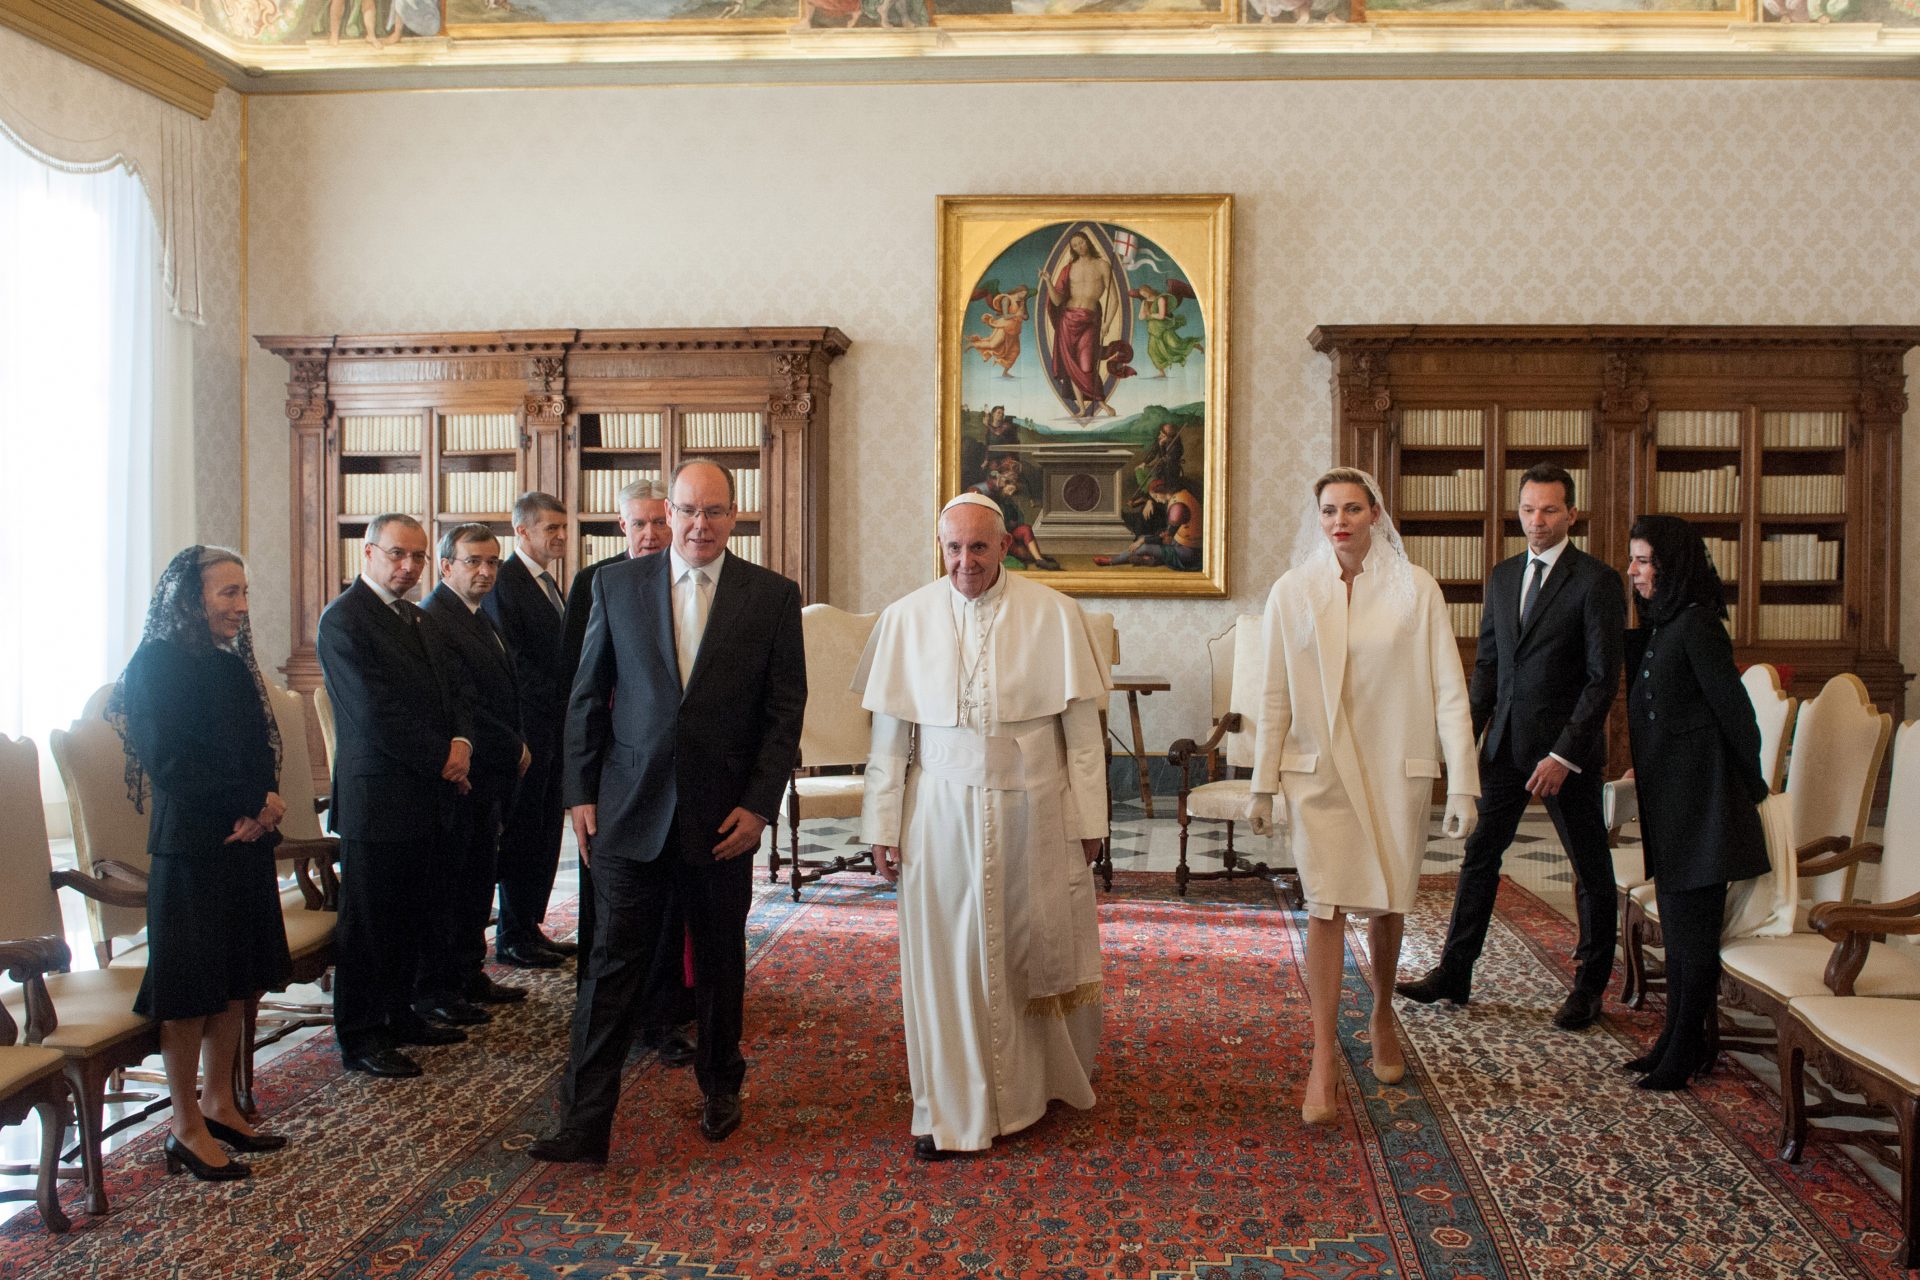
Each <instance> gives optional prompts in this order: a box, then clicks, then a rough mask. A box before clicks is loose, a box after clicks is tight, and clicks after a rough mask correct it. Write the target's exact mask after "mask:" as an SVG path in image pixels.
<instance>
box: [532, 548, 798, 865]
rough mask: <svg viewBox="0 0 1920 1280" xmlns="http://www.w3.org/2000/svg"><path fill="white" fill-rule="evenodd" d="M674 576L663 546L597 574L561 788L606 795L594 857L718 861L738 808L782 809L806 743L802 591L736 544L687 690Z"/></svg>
mask: <svg viewBox="0 0 1920 1280" xmlns="http://www.w3.org/2000/svg"><path fill="white" fill-rule="evenodd" d="M672 574H673V558H672V556H671V555H670V554H668V553H666V552H662V553H660V554H659V555H652V556H648V557H646V558H645V559H642V560H629V561H627V562H626V563H624V564H610V565H606V566H604V567H602V568H601V570H600V572H598V573H597V574H595V575H594V579H593V609H592V612H591V614H590V619H591V620H590V621H589V623H588V625H587V638H586V643H585V644H584V646H583V647H582V649H581V652H580V671H579V674H578V675H576V676H575V677H574V681H573V698H572V702H571V704H570V706H569V708H568V713H567V744H566V764H565V771H564V774H563V778H562V786H563V789H564V795H565V798H566V803H567V805H568V806H569V807H571V806H573V805H577V804H597V805H598V806H599V812H598V814H597V823H598V829H599V835H598V836H597V838H596V839H595V842H594V850H595V856H601V854H603V853H606V854H612V855H614V856H617V857H629V858H636V859H639V860H641V861H651V860H653V859H654V858H657V857H659V856H660V854H661V853H662V852H664V851H667V850H668V849H670V848H671V849H672V851H673V853H674V855H675V856H677V857H679V858H682V859H684V860H686V861H689V862H708V861H711V860H712V857H713V846H714V845H715V844H717V843H719V840H720V836H719V827H720V823H721V822H722V821H723V820H724V819H725V818H726V816H727V814H729V813H731V812H732V811H733V810H734V808H736V807H739V808H743V809H746V810H748V811H749V812H751V813H756V814H759V815H760V816H761V817H763V818H766V819H768V820H769V821H771V820H772V818H773V816H774V815H775V813H776V812H778V810H779V806H780V796H781V793H782V792H783V791H784V790H785V789H786V785H787V780H788V778H789V777H790V776H791V775H792V772H793V764H794V760H795V758H796V757H797V756H798V754H799V750H800V718H801V715H802V714H803V713H804V712H805V710H806V706H807V664H806V653H805V650H804V649H803V647H802V644H801V632H800V589H799V588H798V587H796V586H795V585H794V584H793V583H792V582H791V581H789V580H788V579H786V578H783V577H781V576H780V575H779V574H777V573H774V572H772V571H770V570H767V569H762V568H761V567H759V566H758V565H755V564H749V563H748V562H747V561H745V560H742V559H741V558H740V557H739V556H733V555H730V556H728V557H727V558H726V563H725V565H724V566H723V567H722V569H721V572H720V581H719V583H718V584H716V586H715V588H714V596H713V607H712V610H711V612H709V614H708V615H707V629H706V632H705V633H704V635H703V636H702V638H701V642H700V654H699V657H698V659H697V660H696V661H695V663H694V668H693V672H692V676H691V678H690V679H689V680H688V682H687V687H686V690H685V692H684V694H683V693H682V691H681V688H680V667H679V663H678V660H677V659H676V658H675V656H674V645H673V595H672V581H671V579H672Z"/></svg>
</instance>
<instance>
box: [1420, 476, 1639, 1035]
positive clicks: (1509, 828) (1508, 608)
mask: <svg viewBox="0 0 1920 1280" xmlns="http://www.w3.org/2000/svg"><path fill="white" fill-rule="evenodd" d="M1574 497H1575V495H1574V492H1573V477H1572V476H1570V475H1568V474H1567V472H1566V471H1565V469H1563V468H1561V467H1558V466H1555V465H1554V464H1552V463H1540V464H1537V465H1535V466H1533V467H1531V468H1529V469H1528V470H1527V471H1526V472H1525V473H1523V474H1522V476H1521V480H1520V493H1519V504H1520V506H1519V510H1520V525H1521V528H1522V529H1524V530H1525V532H1526V535H1527V550H1526V551H1525V552H1524V553H1523V554H1521V555H1517V556H1513V557H1511V558H1510V559H1507V560H1503V561H1501V562H1500V563H1499V564H1497V565H1495V566H1494V567H1493V573H1492V574H1491V575H1490V576H1489V578H1488V579H1487V598H1486V605H1485V608H1484V609H1483V610H1482V612H1481V616H1480V650H1479V655H1478V657H1477V658H1476V659H1475V661H1474V667H1473V679H1472V681H1471V682H1470V685H1469V690H1468V694H1469V697H1470V699H1471V701H1472V703H1473V729H1474V735H1475V736H1476V737H1479V738H1480V739H1481V743H1480V825H1479V826H1477V827H1476V828H1474V832H1473V835H1472V836H1470V837H1469V838H1468V839H1467V847H1466V858H1465V860H1464V861H1463V862H1462V863H1461V866H1460V884H1459V887H1458V888H1457V889H1456V890H1455V893H1454V900H1453V919H1452V921H1451V922H1450V923H1449V925H1448V927H1447V942H1446V948H1445V950H1444V951H1442V952H1441V955H1440V963H1439V964H1438V965H1437V966H1435V967H1434V969H1433V970H1432V971H1431V972H1429V973H1428V974H1427V975H1426V976H1425V977H1422V978H1420V979H1419V980H1418V981H1414V982H1402V983H1397V984H1395V988H1394V989H1395V990H1397V991H1398V992H1399V993H1400V994H1401V995H1403V996H1406V997H1407V998H1409V999H1411V1000H1418V1001H1421V1002H1422V1003H1425V1004H1431V1003H1432V1002H1434V1001H1435V1000H1441V999H1445V1000H1451V1001H1453V1002H1454V1003H1455V1004H1465V1003H1466V1002H1467V997H1468V994H1469V992H1470V990H1471V988H1472V985H1473V966H1474V962H1475V961H1477V960H1478V959H1479V958H1480V949H1481V947H1482V946H1483V945H1484V944H1485V942H1486V939H1487V926H1488V924H1489V922H1490V921H1492V919H1493V902H1494V895H1495V894H1496V892H1497V891H1498V890H1499V887H1500V861H1501V858H1502V857H1503V856H1504V855H1505V854H1506V851H1507V846H1508V845H1510V844H1511V843H1512V842H1513V836H1514V832H1515V831H1517V830H1518V829H1519V826H1520V818H1521V815H1522V814H1524V813H1525V812H1526V809H1527V802H1528V801H1530V800H1532V799H1533V798H1534V797H1536V796H1538V797H1539V798H1540V799H1541V800H1543V801H1544V802H1545V803H1546V806H1547V815H1548V816H1549V817H1551V818H1552V819H1553V825H1554V829H1555V831H1557V832H1558V833H1559V836H1560V844H1561V847H1563V848H1564V849H1565V850H1566V851H1567V859H1568V861H1569V862H1571V863H1572V864H1573V874H1574V902H1575V904H1576V906H1577V908H1578V911H1579V916H1580V944H1579V947H1578V949H1577V950H1576V951H1575V952H1574V960H1575V961H1576V963H1577V965H1578V968H1577V970H1576V972H1575V974H1574V980H1573V990H1572V991H1571V992H1570V993H1568V995H1567V998H1566V1002H1565V1003H1564V1004H1562V1005H1561V1006H1560V1009H1559V1011H1558V1012H1557V1013H1555V1014H1554V1016H1553V1021H1554V1025H1555V1026H1557V1027H1559V1028H1561V1029H1562V1030H1565V1031H1577V1030H1579V1029H1580V1028H1582V1027H1585V1026H1588V1025H1589V1024H1591V1023H1592V1022H1593V1021H1594V1020H1595V1019H1597V1018H1598V1017H1599V1016H1600V1006H1601V999H1602V996H1603V995H1604V993H1605V992H1606V989H1607V979H1608V977H1609V976H1610V975H1611V974H1612V972H1613V946H1614V937H1615V935H1616V933H1617V932H1618V929H1617V927H1616V921H1615V916H1614V896H1613V858H1612V855H1611V854H1610V853H1608V851H1607V829H1606V822H1605V820H1604V819H1603V818H1602V817H1601V806H1600V787H1601V783H1602V781H1603V778H1602V775H1603V774H1604V772H1605V770H1606V766H1607V710H1608V708H1610V707H1611V706H1612V705H1613V699H1614V694H1615V692H1616V690H1617V689H1618V687H1619V684H1620V652H1621V647H1622V645H1623V643H1624V641H1625V634H1626V594H1625V590H1624V588H1623V587H1622V586H1621V582H1620V575H1619V574H1618V573H1616V572H1614V571H1613V569H1612V568H1611V567H1609V566H1608V565H1607V564H1605V563H1604V562H1602V561H1600V560H1596V559H1594V558H1593V557H1592V556H1590V555H1588V554H1586V553H1585V552H1584V551H1581V550H1580V549H1579V548H1578V547H1576V546H1574V545H1573V542H1572V539H1571V538H1570V537H1569V534H1570V533H1571V532H1572V530H1573V525H1574V521H1575V520H1577V519H1578V518H1579V514H1580V513H1579V511H1578V510H1577V509H1576V508H1575V506H1574Z"/></svg>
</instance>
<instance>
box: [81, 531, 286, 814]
mask: <svg viewBox="0 0 1920 1280" xmlns="http://www.w3.org/2000/svg"><path fill="white" fill-rule="evenodd" d="M216 564H237V565H240V566H241V567H242V568H245V567H246V561H244V560H242V559H241V558H240V556H239V553H238V552H234V551H229V550H227V548H225V547H205V546H199V545H195V546H191V547H188V548H187V549H186V550H184V551H182V552H181V553H180V554H178V555H176V556H175V557H174V558H173V559H171V560H169V561H168V562H167V567H166V568H165V569H163V570H161V572H160V580H159V581H158V582H156V583H154V584H153V598H152V599H151V600H149V601H148V602H147V623H146V626H145V628H144V629H143V630H142V631H141V632H140V644H141V647H143V648H144V647H145V646H147V645H148V644H151V643H152V642H154V641H156V640H165V641H168V642H170V643H172V644H176V645H179V646H180V647H181V648H183V649H186V650H187V651H188V652H189V653H211V652H213V651H214V650H215V649H216V648H219V649H224V650H225V651H226V652H228V653H231V654H233V655H235V656H236V657H238V658H239V659H240V661H242V662H244V663H246V664H247V674H248V675H250V676H252V677H253V688H254V691H255V692H256V693H257V694H258V695H259V697H260V714H261V716H262V717H263V718H264V719H265V720H266V722H267V742H268V744H269V745H270V746H271V747H272V748H273V772H274V775H275V776H276V777H277V776H279V773H280V724H279V721H277V720H275V719H274V715H273V701H272V700H271V699H270V698H269V697H268V696H267V682H266V681H265V680H263V679H261V678H260V665H259V663H257V662H255V661H254V658H253V623H252V620H251V619H247V618H242V619H241V620H240V634H239V635H237V636H235V637H234V638H233V640H232V641H231V642H229V643H227V644H224V645H216V644H215V643H214V640H213V632H212V631H211V630H210V629H209V627H208V624H207V606H206V601H205V599H204V598H203V596H202V594H201V587H202V581H201V580H202V577H203V575H204V574H205V572H206V570H207V569H209V568H211V567H212V566H214V565H216ZM131 669H132V664H128V670H131ZM101 714H102V717H103V718H104V719H105V720H106V721H107V723H108V724H111V725H112V726H113V728H114V731H115V732H116V733H118V734H119V735H120V746H121V748H122V749H123V750H124V751H125V752H126V755H127V775H126V776H127V798H128V799H129V800H131V801H133V807H134V809H135V811H136V812H141V813H144V812H146V798H147V777H146V770H145V769H144V768H143V767H142V766H141V764H140V756H139V753H138V752H136V751H135V750H134V746H133V739H132V738H130V737H128V736H127V672H126V671H124V670H123V671H122V672H121V673H120V679H119V680H117V681H115V682H114V686H113V693H112V695H111V696H109V697H108V698H107V706H106V710H105V711H103V712H102V713H101Z"/></svg>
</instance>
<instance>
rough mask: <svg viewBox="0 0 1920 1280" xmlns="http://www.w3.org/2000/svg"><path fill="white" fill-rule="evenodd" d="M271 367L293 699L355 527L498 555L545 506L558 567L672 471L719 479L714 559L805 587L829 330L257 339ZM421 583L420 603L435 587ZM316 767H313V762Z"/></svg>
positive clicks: (614, 533)
mask: <svg viewBox="0 0 1920 1280" xmlns="http://www.w3.org/2000/svg"><path fill="white" fill-rule="evenodd" d="M255 340H256V341H257V342H258V343H259V344H260V345H261V346H262V347H263V348H265V349H266V350H268V351H272V352H274V353H275V354H276V355H279V356H280V357H282V358H283V359H285V360H286V361H287V365H288V370H289V375H288V381H287V424H288V428H289V431H290V435H291V441H290V445H291V452H292V466H291V468H290V471H291V477H290V478H291V489H292V493H291V497H292V520H293V541H292V557H293V572H292V575H291V581H292V593H293V597H292V606H293V607H292V632H293V649H292V653H291V654H290V656H289V657H288V659H287V664H286V666H284V667H283V668H282V670H283V671H284V672H285V673H286V676H287V680H288V683H289V685H290V686H291V687H292V688H295V689H298V690H300V691H301V692H302V693H311V691H312V690H313V689H314V688H316V687H317V686H318V685H319V682H320V664H319V659H318V657H317V655H316V654H315V652H314V634H315V629H316V628H317V627H318V625H319V621H320V612H321V610H323V609H325V608H326V606H327V603H328V602H329V601H331V600H332V599H333V597H334V596H335V595H337V594H338V593H339V592H340V591H341V589H342V588H344V587H345V586H347V585H348V584H349V583H351V582H352V580H353V577H354V575H355V574H357V573H358V572H359V554H358V547H359V542H360V539H361V538H362V537H364V535H365V533H366V527H367V521H368V519H369V518H371V517H372V516H374V515H377V514H379V513H380V512H383V511H404V512H406V513H408V514H410V515H413V516H416V517H418V518H419V519H420V520H421V522H422V523H423V524H425V525H426V526H427V528H428V531H429V533H430V535H431V536H432V537H433V538H435V539H436V540H437V539H438V538H439V535H440V533H441V532H442V531H444V530H445V529H447V528H449V527H451V526H453V525H456V524H460V523H463V522H466V521H481V522H484V523H487V524H490V525H493V526H494V527H495V528H496V529H497V530H499V531H500V533H501V535H502V537H503V539H506V540H509V541H510V540H511V538H512V522H511V518H510V509H511V507H512V505H513V500H514V498H515V497H517V496H518V495H519V494H521V493H522V492H524V491H526V490H528V489H543V490H545V491H546V492H548V493H551V494H554V495H555V496H556V497H558V498H559V499H560V500H561V501H562V502H563V503H565V504H566V506H567V510H568V512H569V517H568V518H569V521H570V530H571V533H572V536H571V537H570V538H569V539H568V549H567V557H566V561H565V563H563V564H560V565H556V566H554V568H555V569H556V571H557V572H558V574H559V577H560V580H561V587H562V590H564V589H565V586H566V583H567V581H568V579H569V578H570V577H571V575H572V573H573V571H574V570H575V569H577V568H578V567H579V566H580V565H582V564H587V563H591V562H592V561H594V560H597V559H601V558H603V557H605V556H607V555H611V554H613V552H614V551H615V550H616V549H617V548H618V547H620V546H623V545H624V541H623V540H622V539H621V538H620V530H619V524H618V517H617V513H616V512H614V511H613V510H612V502H613V494H614V491H615V490H617V489H619V488H620V487H621V486H622V485H623V484H625V483H626V482H627V481H629V480H632V479H636V478H639V477H640V476H643V475H650V476H654V477H657V478H661V479H664V478H665V477H666V476H667V475H668V474H669V473H671V471H672V470H673V468H674V467H675V466H677V465H678V464H679V463H680V462H681V461H683V460H685V459H688V458H712V459H714V460H715V461H718V462H722V463H724V464H726V465H727V466H728V467H730V468H732V470H733V471H734V474H735V479H736V483H737V485H738V487H739V499H740V508H741V511H740V520H739V523H738V525H737V526H736V527H735V530H734V539H733V542H732V544H731V545H730V550H733V551H735V552H736V553H737V554H740V555H743V556H745V557H746V558H747V559H750V560H753V561H754V562H756V563H758V564H763V565H766V566H767V567H769V568H772V569H775V570H778V571H779V572H780V573H783V574H785V575H786V576H787V577H789V578H792V579H793V580H794V581H795V582H797V583H799V584H800V592H801V598H802V600H803V601H808V602H810V601H812V600H813V599H815V597H816V593H817V591H818V589H819V582H820V568H819V563H818V553H819V548H820V545H821V542H820V531H819V524H820V521H821V519H822V515H823V512H822V500H823V494H824V488H825V474H826V470H825V468H826V437H827V426H828V407H829V396H828V366H829V365H831V364H832V362H833V361H834V360H835V359H836V358H837V357H839V356H840V355H842V354H844V353H845V352H846V350H847V347H848V345H849V344H848V340H847V337H846V335H845V334H843V333H841V332H840V331H839V330H838V329H830V328H789V329H771V328H746V329H621V330H608V329H602V330H578V329H544V330H528V331H514V332H509V331H500V332H485V333H416V334H381V335H371V336H329V337H285V336H271V335H270V336H260V337H257V338H256V339H255ZM431 581H432V578H431V571H430V573H429V578H428V587H429V589H430V588H431ZM314 758H315V759H316V760H317V761H319V762H320V765H319V766H318V767H319V768H321V769H322V770H324V767H325V755H324V753H323V752H320V751H319V750H318V749H317V743H316V751H315V757H314Z"/></svg>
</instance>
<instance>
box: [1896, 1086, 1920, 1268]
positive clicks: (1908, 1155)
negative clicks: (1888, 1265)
mask: <svg viewBox="0 0 1920 1280" xmlns="http://www.w3.org/2000/svg"><path fill="white" fill-rule="evenodd" d="M1894 1116H1895V1118H1896V1119H1897V1120H1899V1122H1900V1222H1901V1224H1902V1235H1901V1240H1900V1248H1899V1250H1898V1251H1897V1252H1895V1254H1894V1258H1893V1265H1894V1266H1896V1267H1906V1268H1908V1269H1912V1268H1914V1267H1916V1266H1920V1186H1916V1185H1915V1182H1916V1180H1920V1158H1916V1153H1915V1150H1914V1146H1915V1143H1916V1142H1920V1098H1915V1097H1914V1096H1913V1095H1912V1094H1908V1095H1907V1096H1906V1097H1904V1098H1902V1099H1901V1100H1900V1105H1899V1106H1897V1107H1895V1108H1894Z"/></svg>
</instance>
